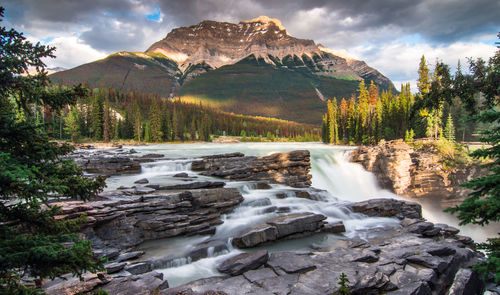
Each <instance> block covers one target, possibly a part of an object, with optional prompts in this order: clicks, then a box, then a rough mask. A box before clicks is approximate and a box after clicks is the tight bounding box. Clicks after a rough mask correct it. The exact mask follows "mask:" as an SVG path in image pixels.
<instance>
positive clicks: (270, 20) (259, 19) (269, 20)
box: [240, 15, 286, 32]
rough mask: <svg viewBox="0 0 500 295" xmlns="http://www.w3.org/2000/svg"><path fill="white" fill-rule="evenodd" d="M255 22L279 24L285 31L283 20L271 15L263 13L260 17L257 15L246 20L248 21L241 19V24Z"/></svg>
mask: <svg viewBox="0 0 500 295" xmlns="http://www.w3.org/2000/svg"><path fill="white" fill-rule="evenodd" d="M254 23H260V24H261V25H263V26H269V25H273V24H274V25H275V26H277V27H278V28H279V29H280V30H281V31H285V32H286V29H285V27H284V26H283V25H282V24H281V21H280V20H279V19H277V18H271V17H269V16H265V15H261V16H259V17H256V18H254V19H251V20H246V21H241V22H240V24H254Z"/></svg>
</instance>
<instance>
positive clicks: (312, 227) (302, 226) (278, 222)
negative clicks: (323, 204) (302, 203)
mask: <svg viewBox="0 0 500 295" xmlns="http://www.w3.org/2000/svg"><path fill="white" fill-rule="evenodd" d="M325 219H326V217H325V216H324V215H321V214H314V213H298V214H290V215H286V216H280V217H276V218H274V219H271V220H269V221H267V224H269V225H272V226H274V227H275V228H276V229H277V231H278V235H277V238H283V237H286V236H289V235H291V234H296V233H302V232H314V231H316V230H318V229H320V228H321V227H322V226H323V220H325Z"/></svg>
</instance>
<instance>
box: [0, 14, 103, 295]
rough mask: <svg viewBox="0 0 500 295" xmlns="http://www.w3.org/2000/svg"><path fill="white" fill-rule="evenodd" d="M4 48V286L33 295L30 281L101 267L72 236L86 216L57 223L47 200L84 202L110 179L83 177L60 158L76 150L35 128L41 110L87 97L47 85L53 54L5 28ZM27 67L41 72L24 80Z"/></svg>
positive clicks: (0, 262)
mask: <svg viewBox="0 0 500 295" xmlns="http://www.w3.org/2000/svg"><path fill="white" fill-rule="evenodd" d="M0 16H3V8H0ZM0 46H1V47H0V50H1V52H2V54H1V55H0V56H1V60H0V110H1V111H0V167H2V169H0V201H1V202H0V253H1V254H0V285H1V287H2V288H4V289H7V290H10V291H9V292H10V293H11V294H16V293H18V294H20V293H33V292H36V290H35V289H33V288H31V289H30V288H26V287H24V286H22V285H23V281H22V280H24V279H26V277H32V278H35V279H36V282H40V280H41V279H43V278H45V277H49V278H54V277H57V276H60V275H63V274H66V273H73V274H74V275H78V276H79V275H81V274H82V273H83V272H84V271H96V270H100V269H102V261H101V260H100V259H97V258H95V257H93V255H92V249H91V247H90V243H89V242H88V241H82V240H81V239H80V238H79V237H78V236H77V235H75V234H72V232H73V231H74V230H76V229H77V228H78V227H79V224H80V223H81V222H84V221H85V220H84V219H85V217H82V218H79V219H76V220H72V221H65V220H56V219H55V218H54V215H56V214H59V213H60V209H59V208H57V207H53V206H51V204H50V202H49V201H50V200H51V199H56V200H57V199H61V198H73V199H76V198H78V199H83V200H86V199H88V198H90V197H92V196H94V195H95V194H97V193H98V192H99V191H101V190H102V188H103V186H104V179H103V178H101V177H99V178H97V179H90V178H87V177H84V176H83V173H82V171H81V170H80V169H78V168H77V166H76V164H75V163H73V161H72V160H70V159H66V158H63V157H62V156H64V155H65V154H67V153H68V152H69V151H70V150H71V147H70V146H67V145H58V144H56V143H54V142H52V141H50V138H49V137H48V136H47V134H46V133H45V132H44V130H43V129H42V128H41V126H40V125H39V124H38V123H37V122H38V119H37V106H46V107H50V108H52V109H53V110H55V111H56V112H59V111H60V110H61V109H62V108H63V107H64V106H66V105H67V104H70V103H75V102H76V100H77V98H79V97H82V96H84V95H86V91H85V90H84V89H83V88H82V87H81V86H76V87H72V88H50V87H47V86H48V84H49V82H48V79H47V76H46V72H45V71H44V67H45V65H44V64H43V62H42V59H43V58H45V57H52V56H53V55H52V52H53V50H54V48H46V47H45V46H41V45H39V44H36V45H33V44H32V43H30V42H28V41H26V40H25V37H24V36H23V35H22V34H21V33H18V32H16V31H15V30H13V29H11V30H8V31H7V30H6V29H5V27H1V28H0ZM29 66H34V67H35V68H36V71H37V73H36V74H35V75H26V76H23V75H21V74H23V73H25V72H27V70H28V67H29ZM33 110H34V111H33ZM20 113H22V114H23V115H22V116H18V114H20ZM73 123H74V122H73ZM73 127H74V126H73Z"/></svg>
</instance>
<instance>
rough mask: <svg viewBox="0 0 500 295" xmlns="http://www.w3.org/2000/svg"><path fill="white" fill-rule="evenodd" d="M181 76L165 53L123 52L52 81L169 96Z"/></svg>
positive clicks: (62, 73) (54, 75)
mask: <svg viewBox="0 0 500 295" xmlns="http://www.w3.org/2000/svg"><path fill="white" fill-rule="evenodd" d="M181 75H182V74H181V72H180V71H179V70H178V69H177V64H176V63H175V62H174V61H172V60H171V59H169V58H167V57H166V56H164V55H162V54H157V53H151V52H147V53H142V52H126V51H122V52H118V53H115V54H112V55H110V56H108V57H106V58H105V59H102V60H98V61H95V62H91V63H88V64H84V65H81V66H78V67H76V68H73V69H71V70H67V71H61V72H57V73H54V74H52V75H50V78H51V80H52V81H54V82H56V83H65V84H75V83H88V84H89V86H90V87H112V88H116V89H118V90H121V91H132V90H133V91H139V92H142V93H158V94H160V95H163V96H168V95H169V94H170V93H173V91H174V89H175V88H176V87H177V86H178V77H180V76H181Z"/></svg>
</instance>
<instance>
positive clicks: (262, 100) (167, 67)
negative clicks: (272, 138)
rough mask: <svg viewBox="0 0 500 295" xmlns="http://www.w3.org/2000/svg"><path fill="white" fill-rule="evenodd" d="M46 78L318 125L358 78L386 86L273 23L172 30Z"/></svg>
mask: <svg viewBox="0 0 500 295" xmlns="http://www.w3.org/2000/svg"><path fill="white" fill-rule="evenodd" d="M51 79H52V80H53V81H56V82H61V83H66V84H72V83H81V82H88V84H89V85H90V86H91V87H114V88H117V89H120V90H123V91H130V90H136V91H140V92H144V93H152V92H154V93H158V94H160V95H162V96H168V97H174V96H178V97H180V98H181V99H183V100H186V101H192V102H202V103H204V104H210V105H212V106H214V107H217V108H220V109H222V110H224V111H229V112H234V113H241V114H246V115H261V116H269V117H277V118H281V119H287V120H292V121H298V122H304V123H319V122H320V121H321V116H322V115H321V114H322V113H323V112H324V110H325V105H326V103H325V100H326V99H327V98H332V97H338V98H341V97H346V98H348V97H350V96H351V95H352V94H354V93H355V92H356V89H357V86H358V83H359V81H361V80H362V79H365V80H366V81H367V82H368V83H370V81H373V82H374V83H375V84H376V85H378V86H379V87H380V88H381V89H388V88H394V85H393V84H392V82H391V81H390V80H389V79H388V78H387V77H385V76H384V75H382V74H381V73H380V72H378V71H377V70H376V69H374V68H371V67H369V66H368V65H367V64H366V63H365V62H363V61H358V60H354V59H349V58H343V57H341V56H338V55H336V54H334V52H333V51H331V50H330V49H328V48H325V47H323V46H321V45H317V44H316V43H315V42H314V41H313V40H307V39H298V38H295V37H293V36H290V35H289V34H288V32H287V31H286V29H285V28H284V27H283V26H282V24H281V22H280V21H279V20H277V19H272V18H269V17H265V16H261V17H258V18H256V19H253V20H250V21H242V22H240V23H239V24H232V23H227V22H216V21H202V22H201V23H199V24H197V25H194V26H190V27H181V28H177V29H174V30H172V31H171V32H170V33H168V35H167V36H166V37H165V38H164V39H162V40H160V41H158V42H156V43H154V44H152V45H151V46H150V47H149V48H148V49H147V50H146V52H118V53H115V54H112V55H110V56H108V57H106V58H105V59H102V60H98V61H95V62H92V63H88V64H85V65H81V66H79V67H76V68H73V69H70V70H67V71H62V72H58V73H55V74H53V75H51Z"/></svg>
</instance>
